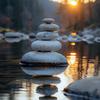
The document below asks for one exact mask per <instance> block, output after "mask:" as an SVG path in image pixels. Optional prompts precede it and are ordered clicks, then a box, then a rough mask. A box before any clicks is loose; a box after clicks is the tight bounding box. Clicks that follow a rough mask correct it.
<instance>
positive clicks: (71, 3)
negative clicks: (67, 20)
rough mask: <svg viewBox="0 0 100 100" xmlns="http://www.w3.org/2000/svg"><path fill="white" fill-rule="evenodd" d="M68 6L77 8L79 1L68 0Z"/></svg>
mask: <svg viewBox="0 0 100 100" xmlns="http://www.w3.org/2000/svg"><path fill="white" fill-rule="evenodd" d="M68 4H70V5H72V6H77V4H78V1H77V0H68Z"/></svg>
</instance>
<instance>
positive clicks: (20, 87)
mask: <svg viewBox="0 0 100 100" xmlns="http://www.w3.org/2000/svg"><path fill="white" fill-rule="evenodd" d="M28 45H30V42H29V41H24V42H23V41H21V42H19V43H12V44H10V43H7V42H5V41H0V46H1V47H0V100H38V99H39V97H40V95H39V94H37V93H36V88H37V87H38V85H37V84H35V83H34V79H33V80H32V77H31V76H28V75H26V74H25V73H24V72H22V70H21V68H20V65H19V59H20V58H21V56H22V55H23V54H24V53H26V52H27V51H29V49H31V48H27V47H29V46H28ZM64 46H67V47H64V49H65V48H66V50H63V51H64V54H65V56H66V58H67V60H68V63H69V66H68V68H67V69H66V70H65V72H64V73H62V74H60V75H58V76H57V77H59V78H60V79H61V82H60V83H59V84H57V87H58V92H57V93H56V94H55V95H54V96H55V97H57V100H70V99H69V98H67V97H65V96H64V95H63V93H62V90H63V89H64V88H65V87H66V86H67V85H68V84H70V83H71V82H73V81H75V80H77V79H81V78H85V77H91V76H94V75H99V68H100V51H99V49H100V44H94V45H87V44H85V43H67V44H64ZM61 52H62V51H61ZM55 99H56V98H55Z"/></svg>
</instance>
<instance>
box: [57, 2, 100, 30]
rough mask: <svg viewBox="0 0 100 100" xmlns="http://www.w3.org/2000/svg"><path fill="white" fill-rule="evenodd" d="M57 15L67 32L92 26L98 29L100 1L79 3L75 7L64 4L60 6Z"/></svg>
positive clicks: (99, 23) (99, 24)
mask: <svg viewBox="0 0 100 100" xmlns="http://www.w3.org/2000/svg"><path fill="white" fill-rule="evenodd" d="M66 1H67V0H66ZM79 1H81V0H79ZM83 1H84V0H83ZM58 14H59V15H60V20H61V23H62V26H63V28H65V29H66V30H69V31H71V30H76V31H77V30H81V29H83V28H84V27H89V26H93V25H94V26H99V27H100V0H96V1H95V2H91V1H90V0H89V3H87V4H85V3H83V2H79V3H78V5H77V6H76V7H72V6H71V5H68V4H67V2H65V4H60V6H59V11H58Z"/></svg>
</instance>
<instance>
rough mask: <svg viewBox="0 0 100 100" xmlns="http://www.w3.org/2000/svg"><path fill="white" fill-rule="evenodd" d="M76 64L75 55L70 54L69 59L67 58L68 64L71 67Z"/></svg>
mask: <svg viewBox="0 0 100 100" xmlns="http://www.w3.org/2000/svg"><path fill="white" fill-rule="evenodd" d="M75 62H76V53H74V52H72V53H70V57H69V64H70V65H73V64H75Z"/></svg>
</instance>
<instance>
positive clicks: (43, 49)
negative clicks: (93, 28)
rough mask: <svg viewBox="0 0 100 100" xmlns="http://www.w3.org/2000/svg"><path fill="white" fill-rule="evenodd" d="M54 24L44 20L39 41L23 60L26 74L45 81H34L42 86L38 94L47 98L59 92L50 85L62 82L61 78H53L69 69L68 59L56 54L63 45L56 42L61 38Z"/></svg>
mask: <svg viewBox="0 0 100 100" xmlns="http://www.w3.org/2000/svg"><path fill="white" fill-rule="evenodd" d="M54 22H55V20H54V19H52V18H45V19H43V24H41V25H40V26H39V29H40V31H41V32H39V33H37V35H36V38H37V40H36V41H34V42H32V45H31V47H32V50H33V51H31V52H28V53H26V54H25V55H24V56H23V57H22V59H21V65H22V70H23V71H24V72H25V73H27V74H29V75H34V76H39V77H42V79H44V81H42V80H41V78H36V77H35V78H33V81H34V83H35V82H36V83H38V82H39V84H42V85H41V86H39V87H38V88H37V92H38V93H40V94H43V95H45V96H46V98H49V97H51V95H53V94H54V93H56V92H57V87H56V86H55V85H53V86H52V85H50V84H52V83H53V84H55V83H59V82H60V81H59V78H56V77H52V76H53V75H56V74H60V73H62V72H63V71H64V70H65V69H66V67H67V62H66V58H65V57H64V56H63V55H62V54H60V53H57V52H56V51H58V50H60V49H61V47H62V45H61V43H60V42H59V41H57V40H56V38H57V37H58V36H59V35H58V31H59V26H58V25H56V24H54ZM34 79H35V80H34ZM47 89H48V90H47ZM48 91H49V92H48ZM42 98H43V99H44V98H45V97H40V99H41V100H42ZM55 99H56V98H55V97H53V98H52V100H55Z"/></svg>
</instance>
